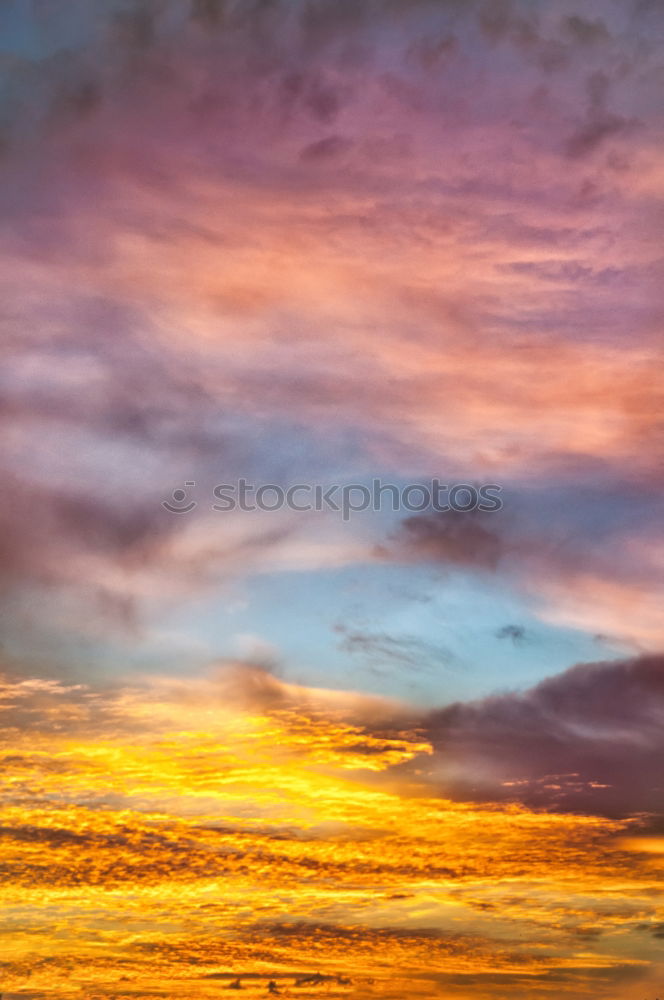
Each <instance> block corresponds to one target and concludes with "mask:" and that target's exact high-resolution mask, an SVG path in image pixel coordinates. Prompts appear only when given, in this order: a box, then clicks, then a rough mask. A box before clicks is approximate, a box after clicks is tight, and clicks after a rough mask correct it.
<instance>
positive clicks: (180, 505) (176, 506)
mask: <svg viewBox="0 0 664 1000" xmlns="http://www.w3.org/2000/svg"><path fill="white" fill-rule="evenodd" d="M184 485H185V486H195V485H196V483H195V482H192V481H188V482H186V483H185V484H184ZM161 506H162V507H164V508H165V509H166V510H168V511H170V512H171V514H188V513H189V512H190V511H192V510H193V509H194V507H197V506H198V504H197V503H196V501H195V500H190V501H189V503H187V491H186V490H183V489H177V490H173V494H172V496H171V499H170V500H162V502H161Z"/></svg>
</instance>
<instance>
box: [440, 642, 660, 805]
mask: <svg viewBox="0 0 664 1000" xmlns="http://www.w3.org/2000/svg"><path fill="white" fill-rule="evenodd" d="M663 721H664V660H662V658H661V657H660V656H652V657H643V658H640V659H635V660H625V661H620V662H615V663H611V662H609V663H593V664H582V665H580V666H576V667H573V668H572V669H570V670H568V671H566V672H565V673H563V674H560V675H558V676H556V677H553V678H550V679H548V680H545V681H543V682H542V683H540V684H538V685H537V686H536V687H534V688H532V689H531V690H529V691H526V692H524V693H514V694H505V695H496V696H493V697H490V698H487V699H485V700H483V701H478V702H470V703H467V704H457V705H452V706H449V707H447V708H443V709H440V710H439V711H436V712H433V713H431V715H430V716H429V718H428V720H427V723H426V727H425V731H426V733H427V735H428V736H429V738H430V739H431V741H432V744H433V745H434V747H435V749H436V751H437V757H436V758H435V760H436V764H435V765H434V773H435V774H437V776H438V778H439V779H440V781H441V784H442V787H444V788H446V790H448V791H449V790H452V791H453V793H454V794H456V795H460V796H462V797H467V798H469V799H474V800H476V801H477V800H480V801H481V800H483V799H487V800H496V801H506V800H516V801H519V802H525V803H526V804H528V805H531V806H545V807H549V808H555V809H557V810H565V809H568V810H576V811H580V812H584V811H588V812H594V813H604V814H608V815H614V816H625V815H628V814H638V813H658V812H659V813H661V812H664V784H663V782H662V773H661V766H660V761H661V759H662V756H663V754H664V737H663V733H664V727H663V725H662V723H663Z"/></svg>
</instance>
